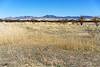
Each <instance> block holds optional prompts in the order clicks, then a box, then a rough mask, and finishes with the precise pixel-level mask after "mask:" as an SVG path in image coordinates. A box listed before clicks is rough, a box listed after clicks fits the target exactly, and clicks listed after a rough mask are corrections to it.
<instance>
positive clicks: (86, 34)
mask: <svg viewBox="0 0 100 67" xmlns="http://www.w3.org/2000/svg"><path fill="white" fill-rule="evenodd" d="M99 31H100V27H96V26H95V25H93V24H89V25H88V24H84V25H83V26H81V25H77V24H70V23H64V24H63V23H50V22H45V23H44V22H39V23H38V22H37V23H29V22H26V23H18V22H14V23H10V22H7V23H4V22H2V23H0V67H100V58H99V56H100V42H99V41H100V32H99Z"/></svg>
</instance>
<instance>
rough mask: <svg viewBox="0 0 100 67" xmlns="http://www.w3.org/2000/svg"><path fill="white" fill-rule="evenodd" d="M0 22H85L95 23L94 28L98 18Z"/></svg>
mask: <svg viewBox="0 0 100 67" xmlns="http://www.w3.org/2000/svg"><path fill="white" fill-rule="evenodd" d="M0 22H58V23H67V22H72V23H73V24H74V23H80V25H83V23H85V22H88V23H89V22H93V23H95V25H96V26H99V24H98V23H99V22H100V18H98V17H93V18H92V19H90V20H86V19H85V18H84V17H83V16H80V18H79V19H77V20H75V19H71V20H68V19H64V20H35V19H31V20H20V19H17V20H12V19H0Z"/></svg>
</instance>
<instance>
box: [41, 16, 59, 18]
mask: <svg viewBox="0 0 100 67" xmlns="http://www.w3.org/2000/svg"><path fill="white" fill-rule="evenodd" d="M43 17H44V18H56V17H57V16H55V15H45V16H43Z"/></svg>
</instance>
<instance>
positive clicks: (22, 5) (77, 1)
mask: <svg viewBox="0 0 100 67" xmlns="http://www.w3.org/2000/svg"><path fill="white" fill-rule="evenodd" d="M47 14H49V15H57V16H80V15H91V16H100V0H0V17H8V16H24V15H26V16H43V15H47Z"/></svg>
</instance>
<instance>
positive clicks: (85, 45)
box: [0, 22, 99, 51]
mask: <svg viewBox="0 0 100 67" xmlns="http://www.w3.org/2000/svg"><path fill="white" fill-rule="evenodd" d="M83 28H84V27H83V26H80V25H75V24H74V25H72V24H67V23H66V24H60V23H43V22H41V23H27V22H26V23H0V44H1V45H15V46H28V47H34V46H54V47H57V48H61V49H66V50H82V51H85V50H86V51H88V50H89V51H95V50H96V49H97V48H99V47H98V46H97V45H96V40H95V39H94V38H93V37H92V36H91V34H89V33H88V32H84V30H83Z"/></svg>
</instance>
